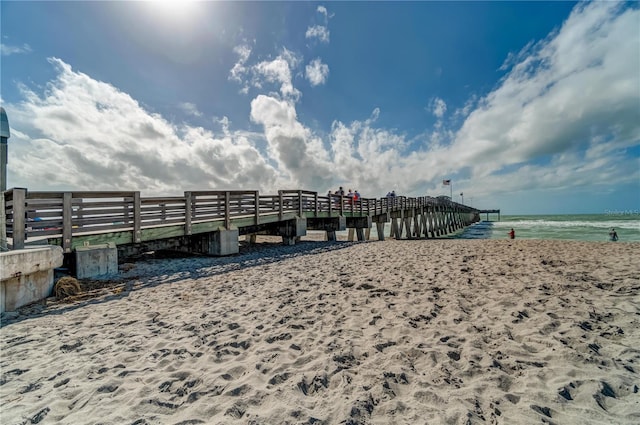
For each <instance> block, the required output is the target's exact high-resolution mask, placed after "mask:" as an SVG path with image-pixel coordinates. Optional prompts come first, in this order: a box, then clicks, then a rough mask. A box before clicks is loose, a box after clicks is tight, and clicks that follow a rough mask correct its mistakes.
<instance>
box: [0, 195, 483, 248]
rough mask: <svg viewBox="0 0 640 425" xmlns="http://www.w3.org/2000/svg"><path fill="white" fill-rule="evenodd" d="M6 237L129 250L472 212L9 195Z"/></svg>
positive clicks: (317, 199)
mask: <svg viewBox="0 0 640 425" xmlns="http://www.w3.org/2000/svg"><path fill="white" fill-rule="evenodd" d="M3 196H4V198H5V211H3V212H1V213H3V214H4V215H5V223H6V230H7V237H9V238H12V241H13V249H19V248H23V247H24V245H25V241H26V240H28V239H50V240H51V239H56V240H59V241H60V245H61V246H62V247H63V249H64V251H65V252H70V251H71V248H72V240H73V238H74V237H78V236H83V235H84V236H86V235H96V234H102V233H111V232H118V231H126V232H129V233H131V237H130V240H128V242H130V243H137V242H141V238H142V232H143V230H144V229H152V228H163V227H171V226H174V227H175V226H178V227H180V228H181V229H182V230H181V232H180V234H182V235H191V234H192V233H193V228H194V225H198V224H199V223H211V222H220V223H221V224H222V226H224V227H225V228H227V229H228V228H230V227H231V226H232V221H233V220H234V219H238V218H243V219H245V220H244V221H243V222H245V223H248V224H250V225H259V224H261V223H262V222H263V221H264V220H267V219H270V220H271V219H275V218H277V220H285V219H286V218H288V217H291V216H299V217H338V216H349V217H365V216H382V215H384V214H388V213H391V212H394V211H400V210H407V209H410V208H420V207H430V208H438V207H446V208H447V209H450V210H456V211H461V212H473V211H476V210H474V209H473V208H471V207H468V206H465V205H462V204H457V203H455V202H452V201H450V200H448V199H440V198H432V197H428V196H427V197H419V198H411V197H404V196H397V197H385V198H360V199H358V200H353V199H352V198H350V197H347V196H340V195H325V196H320V195H318V193H317V192H312V191H306V190H280V191H279V192H278V194H275V195H261V194H260V193H259V192H258V191H257V190H253V191H242V190H235V191H189V192H184V195H183V196H172V197H148V198H143V197H141V195H140V192H131V191H122V192H118V191H113V192H90V191H73V192H35V191H34V192H30V191H28V190H27V189H20V188H14V189H10V190H7V191H5V192H4V193H3Z"/></svg>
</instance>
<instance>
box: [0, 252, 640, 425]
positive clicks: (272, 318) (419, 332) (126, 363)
mask: <svg viewBox="0 0 640 425" xmlns="http://www.w3.org/2000/svg"><path fill="white" fill-rule="evenodd" d="M638 258H640V244H638V243H632V244H621V243H588V242H561V241H534V240H516V241H499V240H491V241H479V240H419V241H395V240H387V241H384V242H363V243H348V242H338V243H329V242H302V243H301V244H299V245H296V246H294V247H282V246H273V245H270V244H266V245H265V244H262V245H260V244H259V247H251V248H246V249H243V251H242V253H241V254H240V255H238V256H234V257H231V258H222V259H221V258H207V257H198V258H175V259H161V260H160V259H155V260H154V259H151V260H145V261H139V262H137V263H135V265H134V266H133V267H132V269H131V270H128V271H126V272H123V275H122V278H123V279H124V280H125V281H127V282H128V285H126V288H125V290H122V288H118V289H117V290H105V291H104V294H103V295H101V296H99V297H97V298H93V299H88V300H81V301H77V302H75V303H71V304H69V303H64V302H52V301H49V302H48V303H47V306H46V307H42V306H33V307H31V308H27V309H24V310H22V311H21V313H20V314H18V315H9V316H5V317H4V318H3V326H2V329H1V332H0V335H1V345H0V348H1V360H0V365H1V368H2V377H1V381H0V399H1V403H2V407H1V410H0V412H1V413H0V422H2V423H3V424H21V423H42V424H48V423H63V424H79V423H82V424H198V423H207V424H340V423H342V424H427V423H428V424H467V423H469V424H485V423H486V424H539V423H555V424H637V423H640V394H639V387H640V378H639V373H640V330H638V329H639V328H640V295H639V293H640V278H639V276H640V268H639V266H638V265H637V262H638Z"/></svg>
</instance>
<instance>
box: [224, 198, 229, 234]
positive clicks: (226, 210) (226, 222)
mask: <svg viewBox="0 0 640 425" xmlns="http://www.w3.org/2000/svg"><path fill="white" fill-rule="evenodd" d="M230 204H231V193H230V192H229V191H226V192H225V193H224V228H225V229H227V230H229V229H231V205H230Z"/></svg>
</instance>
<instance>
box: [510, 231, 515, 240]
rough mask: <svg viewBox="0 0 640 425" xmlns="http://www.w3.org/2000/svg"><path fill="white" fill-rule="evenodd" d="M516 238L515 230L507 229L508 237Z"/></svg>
mask: <svg viewBox="0 0 640 425" xmlns="http://www.w3.org/2000/svg"><path fill="white" fill-rule="evenodd" d="M515 238H516V231H515V230H513V229H511V230H510V231H509V239H515Z"/></svg>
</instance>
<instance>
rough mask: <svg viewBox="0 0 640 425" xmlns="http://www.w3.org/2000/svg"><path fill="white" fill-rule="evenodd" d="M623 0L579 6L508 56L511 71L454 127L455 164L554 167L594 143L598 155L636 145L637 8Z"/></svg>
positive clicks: (478, 168)
mask: <svg viewBox="0 0 640 425" xmlns="http://www.w3.org/2000/svg"><path fill="white" fill-rule="evenodd" d="M622 5H623V4H622V3H607V2H596V3H581V4H578V5H577V6H576V8H575V9H574V10H573V12H572V13H571V15H570V16H569V18H568V19H567V20H566V21H565V22H564V24H563V25H562V27H561V28H560V29H559V31H558V32H557V33H553V34H551V35H550V36H549V37H548V38H547V39H545V40H542V41H540V42H538V43H535V44H531V45H529V46H528V47H527V49H528V50H526V51H522V52H520V53H518V54H517V55H515V56H514V57H512V58H510V60H511V61H512V63H513V65H512V66H511V70H510V71H509V73H508V74H507V75H506V77H505V78H504V79H503V81H502V82H501V83H500V85H499V86H498V87H497V88H496V89H495V90H494V91H492V92H491V93H489V94H488V95H486V96H485V97H484V98H482V99H481V100H480V101H479V102H478V107H477V108H476V109H475V110H474V111H473V112H471V113H470V114H469V116H468V117H467V119H466V121H465V122H464V124H463V125H462V127H461V128H460V129H459V131H458V132H457V134H456V137H455V142H454V144H453V146H452V147H451V153H452V154H453V156H454V157H455V158H457V161H456V164H455V165H456V166H457V167H462V166H471V168H472V170H473V172H474V174H476V175H478V176H488V175H491V174H493V173H495V172H498V171H501V170H502V169H503V168H504V167H506V166H510V165H514V164H528V163H530V162H531V161H543V160H544V161H545V162H546V161H549V160H551V161H552V162H553V161H557V162H556V163H554V168H553V169H558V168H562V167H561V164H564V160H563V158H571V161H575V158H580V159H581V161H582V162H586V161H587V158H586V156H587V153H588V152H589V151H590V149H592V148H593V147H594V146H595V145H597V146H598V149H599V151H600V153H604V152H614V151H616V150H618V149H624V148H627V147H630V146H633V145H637V144H638V142H639V140H640V112H639V110H638V102H639V97H638V93H640V79H639V78H638V66H639V61H638V56H639V55H638V52H639V51H640V39H639V38H638V37H637V22H638V20H639V19H640V11H638V10H637V9H621V6H622ZM514 58H516V59H517V60H516V59H514ZM569 154H570V155H569ZM612 158H613V157H612ZM573 164H574V162H570V163H568V164H567V166H569V168H570V169H573ZM528 165H530V166H531V164H528ZM604 166H605V164H603V167H604ZM532 167H533V169H535V168H537V167H536V166H535V165H534V166H532ZM544 168H545V169H547V167H544ZM516 170H517V169H516ZM530 170H531V168H527V171H530ZM548 170H549V171H551V169H548ZM574 171H575V170H574ZM568 175H569V174H567V176H568ZM557 177H562V176H557ZM620 177H622V176H620ZM566 178H568V177H565V179H561V178H558V179H557V180H555V181H556V184H558V182H564V181H565V180H566ZM591 178H592V179H594V178H597V179H600V176H597V175H592V177H591ZM628 178H629V176H627V177H626V178H625V177H622V179H623V180H625V179H628Z"/></svg>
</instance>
